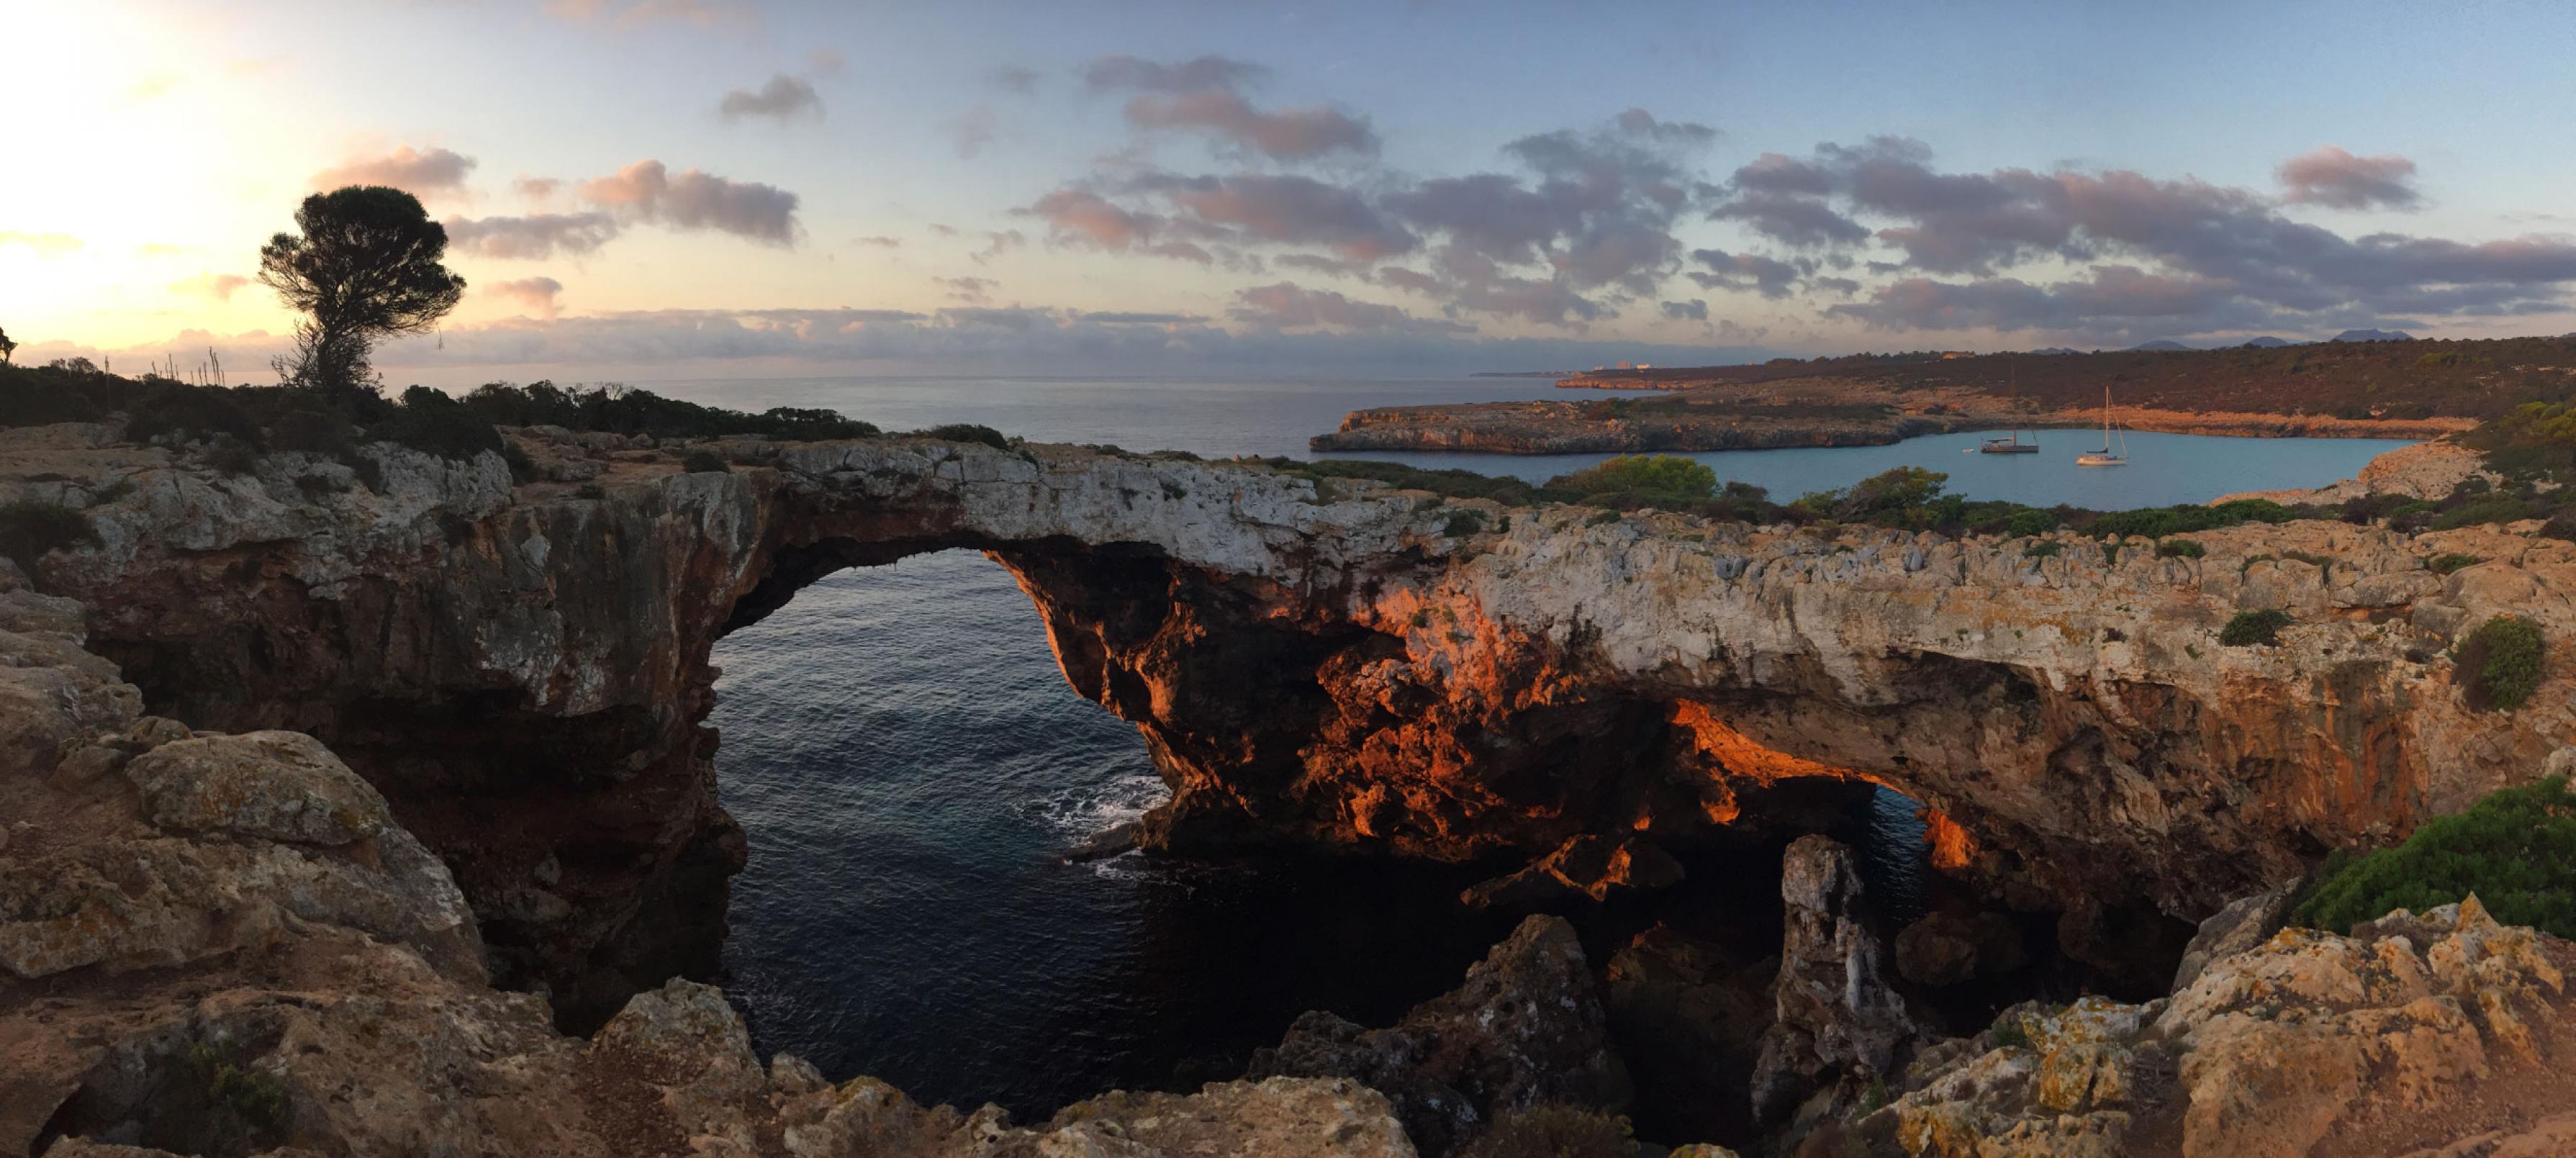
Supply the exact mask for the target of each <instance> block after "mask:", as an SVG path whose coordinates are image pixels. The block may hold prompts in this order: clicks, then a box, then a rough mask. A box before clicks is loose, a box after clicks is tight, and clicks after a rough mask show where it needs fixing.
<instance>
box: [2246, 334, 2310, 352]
mask: <svg viewBox="0 0 2576 1158" xmlns="http://www.w3.org/2000/svg"><path fill="white" fill-rule="evenodd" d="M2245 344H2246V345H2248V346H2252V347H2254V348H2255V349H2258V350H2269V349H2273V348H2276V347H2280V346H2296V345H2298V344H2299V343H2297V342H2293V341H2290V340H2289V339H2287V338H2275V337H2273V336H2272V335H2270V334H2265V335H2263V336H2262V337H2259V338H2247V339H2245Z"/></svg>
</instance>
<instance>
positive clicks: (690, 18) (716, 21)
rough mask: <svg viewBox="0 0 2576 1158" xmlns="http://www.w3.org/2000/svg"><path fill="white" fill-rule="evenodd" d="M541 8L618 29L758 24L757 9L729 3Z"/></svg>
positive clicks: (601, 0)
mask: <svg viewBox="0 0 2576 1158" xmlns="http://www.w3.org/2000/svg"><path fill="white" fill-rule="evenodd" d="M543 7H544V9H545V11H546V13H547V14H548V15H550V16H554V17H556V18H558V19H561V20H566V21H570V22H573V23H576V24H588V23H598V22H602V21H605V22H607V23H611V24H614V25H616V26H617V27H619V28H640V27H642V26H644V25H647V24H656V23H664V22H669V23H677V24H690V25H695V26H697V27H700V28H712V27H716V26H718V25H724V24H736V25H744V26H750V25H756V24H758V23H760V12H759V10H758V9H756V8H753V7H752V6H751V5H749V4H747V3H740V2H729V0H624V2H612V0H544V3H543Z"/></svg>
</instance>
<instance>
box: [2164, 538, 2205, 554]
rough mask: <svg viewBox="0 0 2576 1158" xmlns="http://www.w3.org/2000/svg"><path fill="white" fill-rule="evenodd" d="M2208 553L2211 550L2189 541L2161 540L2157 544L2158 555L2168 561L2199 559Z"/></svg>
mask: <svg viewBox="0 0 2576 1158" xmlns="http://www.w3.org/2000/svg"><path fill="white" fill-rule="evenodd" d="M2208 553H2209V548H2207V547H2203V546H2201V545H2200V544H2198V543H2195V542H2192V541H2191V540H2189V539H2161V540H2158V541H2157V542H2156V554H2158V555H2161V556H2164V557H2165V558H2167V559H2197V558H2200V557H2201V556H2203V555H2206V554H2208Z"/></svg>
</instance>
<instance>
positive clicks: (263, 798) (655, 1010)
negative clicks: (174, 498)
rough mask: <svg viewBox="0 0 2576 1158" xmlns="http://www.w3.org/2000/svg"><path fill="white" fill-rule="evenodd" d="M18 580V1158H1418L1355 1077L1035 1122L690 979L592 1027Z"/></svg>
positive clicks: (0, 1126)
mask: <svg viewBox="0 0 2576 1158" xmlns="http://www.w3.org/2000/svg"><path fill="white" fill-rule="evenodd" d="M15 582H17V578H16V576H15V575H14V574H13V573H0V658H5V660H6V661H7V666H5V667H0V671H7V672H10V673H12V674H13V675H15V676H17V677H19V683H18V685H17V686H33V687H42V688H46V689H49V690H50V691H51V692H52V693H54V694H50V695H48V696H45V697H42V698H37V699H32V700H0V732H5V733H6V734H9V735H16V736H22V737H28V736H32V737H41V738H43V744H42V745H41V746H29V747H24V748H21V749H19V750H17V751H15V752H12V753H10V754H9V756H8V758H7V760H6V761H5V762H0V825H5V827H0V833H5V834H6V837H7V839H6V840H5V841H0V1154H10V1155H17V1154H37V1153H42V1154H44V1155H47V1156H48V1158H175V1156H177V1155H202V1156H208V1158H237V1156H242V1155H252V1154H261V1155H267V1156H269V1158H307V1156H313V1158H318V1156H321V1155H378V1154H388V1155H390V1154H440V1155H458V1156H477V1158H481V1156H489V1158H524V1156H527V1155H564V1156H573V1158H639V1156H663V1155H670V1156H678V1155H693V1156H699V1158H705V1156H712V1155H734V1156H742V1158H749V1156H751V1155H792V1156H794V1158H1042V1156H1043V1158H1055V1156H1060V1155H1115V1156H1125V1158H1160V1156H1163V1155H1233V1156H1239V1158H1257V1156H1267V1155H1276V1154H1313V1155H1333V1156H1347V1158H1410V1156H1411V1155H1412V1154H1413V1153H1414V1150H1413V1148H1412V1146H1411V1144H1410V1142H1409V1141H1408V1140H1407V1139H1406V1137H1405V1135H1404V1132H1403V1129H1402V1127H1401V1126H1400V1125H1399V1124H1398V1122H1397V1121H1396V1119H1395V1117H1394V1115H1393V1114H1392V1112H1391V1111H1390V1109H1389V1107H1388V1103H1387V1100H1386V1099H1385V1098H1384V1097H1383V1096H1381V1095H1379V1094H1377V1093H1375V1092H1374V1091H1371V1090H1369V1089H1367V1088H1365V1087H1363V1086H1360V1085H1358V1084H1356V1083H1353V1082H1349V1081H1336V1080H1307V1079H1295V1078H1281V1079H1275V1080H1272V1081H1266V1082H1261V1083H1257V1084H1256V1083H1249V1082H1236V1083H1227V1084H1221V1085H1214V1086H1210V1087H1207V1088H1206V1089H1204V1090H1202V1091H1199V1092H1197V1093H1193V1094H1186V1095H1184V1094H1160V1093H1157V1094H1138V1095H1127V1094H1123V1093H1111V1094H1108V1095H1105V1096H1103V1097H1101V1098H1097V1099H1093V1100H1091V1101H1088V1102H1083V1103H1079V1104H1077V1105H1074V1106H1070V1107H1067V1108H1066V1109H1065V1110H1064V1111H1063V1112H1062V1114H1060V1115H1059V1116H1058V1117H1057V1118H1056V1119H1055V1120H1054V1121H1052V1122H1049V1123H1046V1124H1044V1125H1040V1126H1037V1127H1034V1128H1020V1127H1016V1126H1014V1125H1012V1124H1011V1123H1010V1122H1009V1120H1008V1119H1007V1118H1006V1117H1005V1116H1004V1115H1003V1114H1002V1113H1001V1111H999V1110H997V1109H993V1108H991V1107H986V1108H985V1109H983V1110H980V1111H978V1112H976V1113H974V1114H972V1115H965V1114H959V1113H957V1112H956V1111H953V1110H946V1109H924V1108H922V1107H920V1106H917V1105H914V1104H913V1103H911V1102H910V1101H908V1100H906V1099H904V1098H903V1096H902V1095H901V1094H899V1093H897V1092H894V1091H892V1090H890V1089H888V1088H887V1087H885V1086H884V1085H883V1084H882V1083H877V1082H873V1081H871V1080H869V1079H865V1078H861V1079H857V1080H854V1081H852V1082H849V1083H845V1084H843V1085H840V1086H837V1087H836V1086H833V1085H831V1084H830V1083H827V1082H825V1081H824V1080H823V1079H822V1077H821V1075H819V1074H818V1073H816V1072H815V1070H814V1068H813V1067H812V1066H809V1065H806V1064H805V1063H803V1062H800V1061H798V1060H797V1059H795V1058H793V1057H791V1056H788V1055H784V1054H782V1055H779V1056H778V1057H775V1058H773V1059H771V1061H770V1063H769V1064H768V1065H767V1066H765V1067H764V1066H762V1065H761V1064H760V1063H759V1062H758V1061H757V1059H756V1058H755V1057H754V1056H753V1054H752V1050H751V1039H750V1035H749V1034H748V1033H747V1032H745V1029H744V1026H743V1023H742V1019H741V1018H740V1017H739V1016H737V1015H736V1014H735V1013H734V1011H733V1009H732V1007H730V1006H729V1005H727V1004H726V1003H725V1000H724V998H723V995H722V994H720V993H718V992H717V991H716V990H714V989H713V988H710V987H707V986H704V985H697V984H693V983H691V982H688V981H684V980H677V979H674V980H671V981H670V982H669V983H668V984H665V985H662V986H660V987H658V988H655V989H651V990H648V991H646V992H643V993H641V994H638V995H637V996H635V997H634V998H633V999H632V1000H631V1001H628V1002H627V1003H626V1004H625V1006H624V1007H623V1009H622V1010H621V1011H619V1012H618V1013H617V1014H616V1015H615V1016H614V1017H613V1018H611V1019H610V1020H609V1021H608V1023H607V1024H606V1025H605V1026H604V1027H603V1028H602V1029H601V1030H600V1031H599V1033H598V1034H597V1036H596V1037H595V1038H594V1039H592V1040H590V1041H587V1042H585V1041H583V1040H581V1039H579V1038H574V1037H567V1036H565V1035H563V1034H561V1033H559V1032H558V1031H557V1030H556V1029H555V1027H554V1025H553V1021H554V1018H553V1012H552V1010H550V1009H549V1008H548V1007H547V1004H546V1002H545V1001H544V1000H543V999H542V998H539V997H537V996H535V995H533V994H529V993H522V992H505V991H500V990H496V989H494V988H493V987H492V986H491V985H490V984H489V983H488V982H487V981H486V979H485V974H484V969H483V952H482V946H481V944H480V942H479V940H478V939H477V936H476V923H475V921H474V919H473V914H472V913H471V912H469V911H468V909H467V908H466V905H465V901H464V898H463V896H462V894H461V893H460V892H459V890H458V889H457V887H456V883H455V881H454V879H453V878H452V877H451V876H450V875H449V873H448V871H447V869H446V868H445V867H444V866H443V865H441V864H440V863H439V861H438V860H437V858H436V857H434V856H432V855H430V853H429V852H428V851H427V850H426V849H425V848H423V847H422V846H421V844H420V843H419V842H418V841H417V840H416V839H414V838H413V837H412V836H411V834H410V833H409V832H407V831H405V830H404V829H403V828H402V827H400V826H399V825H398V824H396V823H393V822H392V821H390V820H388V819H387V818H386V816H385V807H384V802H383V801H382V799H380V798H379V797H377V796H376V794H375V792H374V790H373V789H371V788H369V787H368V786H367V785H366V784H365V783H364V782H363V781H361V780H359V779H358V778H357V777H356V776H355V775H354V774H353V773H351V772H350V771H349V770H348V769H347V768H346V767H345V766H344V765H343V764H342V763H341V762H340V760H339V759H338V758H337V757H336V756H335V755H334V754H333V753H332V752H331V751H330V750H329V749H328V748H327V747H325V746H323V745H322V744H320V743H319V742H317V741H315V740H314V739H313V738H311V737H309V736H304V735H300V734H295V733H285V732H259V733H252V734H249V735H241V736H230V735H218V734H209V733H200V734H197V735H194V736H191V735H190V734H189V732H188V730H187V729H186V728H184V727H180V726H178V725H176V724H175V723H174V722H173V721H170V720H167V719H161V718H156V717H148V716H140V715H138V714H137V713H138V707H137V705H138V704H139V703H140V700H141V697H140V696H139V695H138V694H137V693H136V691H135V689H134V688H133V687H131V686H130V685H125V684H122V683H121V682H119V681H118V680H117V672H116V670H115V668H114V667H113V666H112V665H109V664H107V663H105V662H104V661H101V660H100V659H98V657H96V656H94V655H90V654H88V653H86V652H85V651H83V650H82V649H81V642H82V641H81V637H80V626H79V625H80V617H79V614H78V608H77V606H66V605H65V604H63V603H62V602H61V601H56V600H47V599H42V598H36V599H28V598H13V596H24V595H26V593H25V592H24V591H23V590H17V589H12V588H10V587H9V584H13V583H15ZM65 752H68V753H70V755H68V756H64V755H62V754H63V753H65ZM93 753H98V754H104V755H103V756H97V757H95V758H93V757H92V756H89V755H86V754H93ZM34 818H41V820H42V823H38V822H37V819H34Z"/></svg>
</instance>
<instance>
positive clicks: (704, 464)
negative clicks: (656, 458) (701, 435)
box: [680, 447, 733, 474]
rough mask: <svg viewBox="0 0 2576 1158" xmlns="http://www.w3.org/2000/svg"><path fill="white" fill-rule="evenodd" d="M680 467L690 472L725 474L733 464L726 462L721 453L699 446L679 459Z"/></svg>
mask: <svg viewBox="0 0 2576 1158" xmlns="http://www.w3.org/2000/svg"><path fill="white" fill-rule="evenodd" d="M680 469H681V470H684V471H687V472H689V473H690V474H709V473H713V474H725V473H728V472H730V471H732V470H733V464H732V463H729V462H726V461H725V459H724V456H723V455H721V454H717V453H716V452H714V451H712V450H708V449H707V448H705V447H699V448H698V449H696V450H692V451H690V452H689V453H688V454H687V455H685V456H683V457H682V458H681V459H680Z"/></svg>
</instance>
